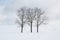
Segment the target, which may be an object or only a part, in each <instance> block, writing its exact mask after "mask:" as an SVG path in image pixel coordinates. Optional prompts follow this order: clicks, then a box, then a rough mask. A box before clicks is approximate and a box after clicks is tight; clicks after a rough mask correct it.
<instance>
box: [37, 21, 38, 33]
mask: <svg viewBox="0 0 60 40" xmlns="http://www.w3.org/2000/svg"><path fill="white" fill-rule="evenodd" d="M37 32H38V22H37Z"/></svg>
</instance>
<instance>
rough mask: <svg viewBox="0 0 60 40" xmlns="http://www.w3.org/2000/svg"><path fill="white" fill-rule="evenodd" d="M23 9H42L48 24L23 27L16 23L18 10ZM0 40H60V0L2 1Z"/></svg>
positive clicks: (0, 4) (0, 2)
mask: <svg viewBox="0 0 60 40" xmlns="http://www.w3.org/2000/svg"><path fill="white" fill-rule="evenodd" d="M22 7H28V8H35V7H37V8H41V9H42V10H43V11H44V13H45V15H46V17H48V19H47V24H43V25H40V26H39V29H38V32H37V27H36V23H33V25H32V32H31V31H30V29H31V28H30V26H29V25H28V24H25V25H24V28H23V32H21V26H19V25H18V24H17V23H16V19H17V13H18V12H17V10H18V9H20V8H22ZM0 40H60V0H0Z"/></svg>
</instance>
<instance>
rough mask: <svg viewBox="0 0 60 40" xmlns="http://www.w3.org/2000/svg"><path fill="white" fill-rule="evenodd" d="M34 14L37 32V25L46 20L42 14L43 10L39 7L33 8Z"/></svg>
mask: <svg viewBox="0 0 60 40" xmlns="http://www.w3.org/2000/svg"><path fill="white" fill-rule="evenodd" d="M35 15H36V16H35V20H36V23H37V32H38V28H39V26H40V25H41V24H43V23H44V22H45V21H46V20H47V17H46V16H45V15H44V12H42V10H41V9H39V8H35Z"/></svg>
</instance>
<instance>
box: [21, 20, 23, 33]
mask: <svg viewBox="0 0 60 40" xmlns="http://www.w3.org/2000/svg"><path fill="white" fill-rule="evenodd" d="M21 32H23V20H22V25H21Z"/></svg>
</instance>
